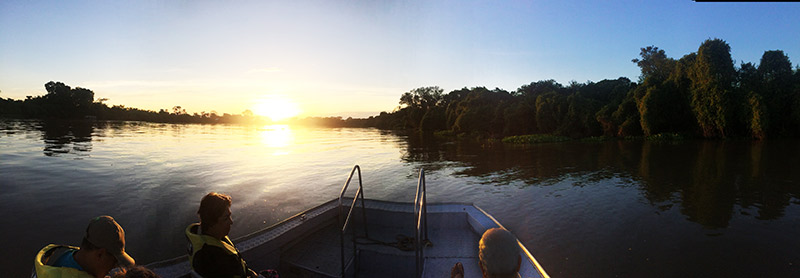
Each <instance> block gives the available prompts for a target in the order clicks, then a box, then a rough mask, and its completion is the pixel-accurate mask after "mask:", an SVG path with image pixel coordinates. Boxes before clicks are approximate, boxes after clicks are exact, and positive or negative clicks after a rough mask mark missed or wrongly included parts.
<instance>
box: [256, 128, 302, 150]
mask: <svg viewBox="0 0 800 278" xmlns="http://www.w3.org/2000/svg"><path fill="white" fill-rule="evenodd" d="M260 132H261V141H262V142H263V143H264V145H265V146H267V147H270V148H278V149H280V148H286V147H288V146H289V145H291V144H292V143H293V141H294V135H293V134H292V130H291V128H289V126H288V125H267V126H264V127H263V128H261V129H260ZM274 154H275V155H285V154H288V152H286V151H284V150H278V151H275V153H274Z"/></svg>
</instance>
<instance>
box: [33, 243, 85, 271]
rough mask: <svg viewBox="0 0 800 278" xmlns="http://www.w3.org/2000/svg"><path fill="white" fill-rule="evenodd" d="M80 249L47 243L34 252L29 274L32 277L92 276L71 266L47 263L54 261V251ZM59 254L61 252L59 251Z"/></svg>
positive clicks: (55, 257)
mask: <svg viewBox="0 0 800 278" xmlns="http://www.w3.org/2000/svg"><path fill="white" fill-rule="evenodd" d="M62 248H64V249H67V250H68V249H76V250H78V249H80V248H78V247H74V246H67V245H56V244H48V245H47V246H45V247H44V248H42V250H39V253H37V254H36V258H35V259H34V261H33V269H34V273H33V275H32V276H31V277H32V278H94V276H92V275H89V273H86V271H81V270H77V269H74V268H71V267H61V266H52V265H48V263H51V260H52V261H55V260H56V259H58V258H57V256H53V253H54V252H55V251H65V250H64V249H62ZM59 254H63V252H60V253H59Z"/></svg>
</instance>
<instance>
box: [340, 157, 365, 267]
mask: <svg viewBox="0 0 800 278" xmlns="http://www.w3.org/2000/svg"><path fill="white" fill-rule="evenodd" d="M356 171H358V190H357V191H356V195H355V197H353V203H351V204H350V210H349V211H348V212H347V216H346V217H345V214H344V209H343V208H342V205H343V204H342V200H343V198H344V193H345V192H346V191H347V187H348V186H349V185H350V180H352V179H353V174H355V173H356ZM358 199H361V217H363V219H362V220H363V221H364V236H365V237H368V234H367V213H366V210H365V209H364V208H365V207H364V187H363V186H362V182H361V167H359V166H358V165H356V166H354V167H353V170H352V171H350V176H348V177H347V181H346V182H345V183H344V186H342V192H341V193H340V194H339V226H340V227H342V230H341V233H340V234H339V235H340V236H339V243H340V245H341V255H342V257H341V258H342V278H344V276H345V269H346V267H347V265H346V262H345V259H344V235H345V233H346V232H347V225H348V224H349V223H350V216H351V215H352V214H353V210H354V209H355V207H356V202H357V201H358ZM355 234H356V233H355V230H353V263H354V265H353V267H354V269H357V262H358V256H356V254H355V252H356V237H355Z"/></svg>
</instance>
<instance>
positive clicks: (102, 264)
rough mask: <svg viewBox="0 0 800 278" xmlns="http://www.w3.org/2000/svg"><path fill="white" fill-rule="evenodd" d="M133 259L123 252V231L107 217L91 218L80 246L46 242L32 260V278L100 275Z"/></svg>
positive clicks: (129, 263)
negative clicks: (47, 243)
mask: <svg viewBox="0 0 800 278" xmlns="http://www.w3.org/2000/svg"><path fill="white" fill-rule="evenodd" d="M135 263H136V261H134V260H133V258H131V256H129V255H128V254H127V253H125V231H124V230H123V229H122V227H120V226H119V224H117V222H116V221H114V218H112V217H111V216H107V215H103V216H98V217H95V218H93V219H92V220H91V221H90V222H89V226H88V227H87V228H86V235H85V236H84V237H83V242H82V243H81V247H80V248H77V247H74V246H66V245H56V244H49V245H47V246H45V247H44V248H42V250H40V251H39V253H38V254H36V259H35V261H34V271H35V272H34V275H33V277H35V278H49V277H64V278H76V277H79V278H91V277H94V278H103V277H105V276H106V275H108V273H109V271H111V269H113V268H114V267H116V266H118V265H119V266H131V265H134V264H135Z"/></svg>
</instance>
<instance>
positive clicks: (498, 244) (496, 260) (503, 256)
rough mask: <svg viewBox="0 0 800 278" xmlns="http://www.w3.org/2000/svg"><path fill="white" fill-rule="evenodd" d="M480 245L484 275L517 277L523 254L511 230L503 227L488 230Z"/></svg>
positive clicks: (494, 277)
mask: <svg viewBox="0 0 800 278" xmlns="http://www.w3.org/2000/svg"><path fill="white" fill-rule="evenodd" d="M478 245H479V254H478V256H479V257H480V266H481V272H483V277H487V278H501V277H517V272H518V271H519V267H520V264H521V263H522V256H520V254H519V252H520V250H519V245H518V244H517V238H516V237H514V235H512V234H511V232H509V231H508V230H506V229H503V228H492V229H489V230H486V232H484V233H483V236H482V237H481V241H480V242H479V244H478Z"/></svg>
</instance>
